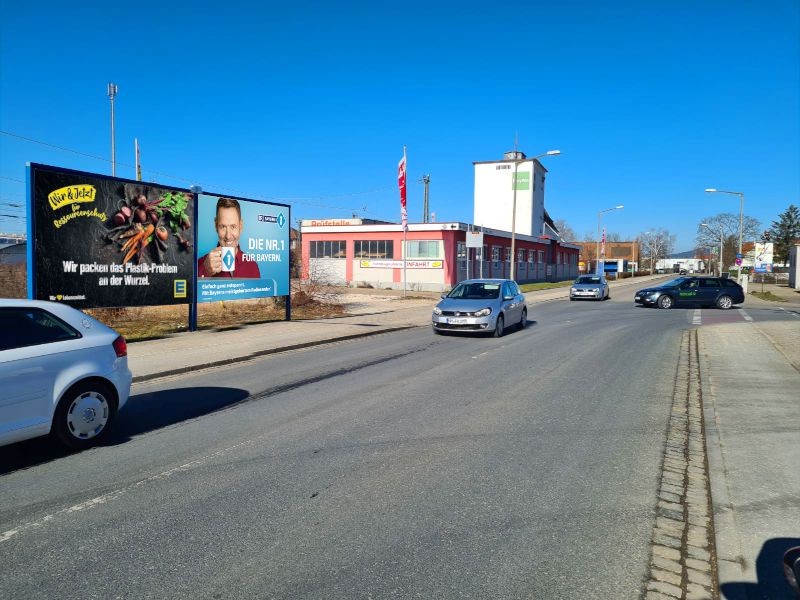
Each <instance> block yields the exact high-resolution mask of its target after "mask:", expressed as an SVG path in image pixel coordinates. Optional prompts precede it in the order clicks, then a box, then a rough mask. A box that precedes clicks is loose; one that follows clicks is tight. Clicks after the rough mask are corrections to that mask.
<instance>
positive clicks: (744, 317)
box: [742, 310, 753, 323]
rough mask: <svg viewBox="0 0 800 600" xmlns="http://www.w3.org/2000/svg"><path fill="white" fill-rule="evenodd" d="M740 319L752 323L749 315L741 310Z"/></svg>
mask: <svg viewBox="0 0 800 600" xmlns="http://www.w3.org/2000/svg"><path fill="white" fill-rule="evenodd" d="M742 318H743V319H744V320H745V321H747V322H748V323H752V322H753V317H751V316H750V315H748V314H747V313H746V312H744V310H742Z"/></svg>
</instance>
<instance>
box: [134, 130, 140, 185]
mask: <svg viewBox="0 0 800 600" xmlns="http://www.w3.org/2000/svg"><path fill="white" fill-rule="evenodd" d="M133 144H134V150H135V152H136V181H141V180H142V163H141V161H140V160H139V138H133Z"/></svg>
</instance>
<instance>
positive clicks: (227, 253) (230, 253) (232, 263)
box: [220, 246, 236, 273]
mask: <svg viewBox="0 0 800 600" xmlns="http://www.w3.org/2000/svg"><path fill="white" fill-rule="evenodd" d="M220 250H222V255H221V258H222V270H223V271H224V272H226V273H233V270H234V269H235V268H236V248H232V247H231V246H220Z"/></svg>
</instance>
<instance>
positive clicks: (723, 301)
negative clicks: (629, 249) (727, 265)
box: [633, 277, 744, 310]
mask: <svg viewBox="0 0 800 600" xmlns="http://www.w3.org/2000/svg"><path fill="white" fill-rule="evenodd" d="M633 300H634V302H636V304H642V305H644V306H658V308H672V307H673V306H716V307H717V308H722V309H725V310H727V309H729V308H731V307H732V306H733V305H734V304H741V303H742V302H744V290H743V289H742V286H740V285H739V284H738V283H736V282H735V281H734V280H733V279H725V278H721V277H678V278H677V279H673V280H672V281H668V282H666V283H663V284H661V285H659V286H657V287H651V288H645V289H643V290H639V291H638V292H636V295H635V296H634V298H633Z"/></svg>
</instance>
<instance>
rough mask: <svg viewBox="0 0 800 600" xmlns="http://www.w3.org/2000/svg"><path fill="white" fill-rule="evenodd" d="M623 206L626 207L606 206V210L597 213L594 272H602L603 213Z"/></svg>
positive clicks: (620, 206)
mask: <svg viewBox="0 0 800 600" xmlns="http://www.w3.org/2000/svg"><path fill="white" fill-rule="evenodd" d="M623 208H625V206H624V205H622V204H618V205H617V206H612V207H611V208H606V209H605V210H601V211H599V212H598V213H597V252H596V254H595V269H594V272H595V273H597V274H600V222H601V221H602V220H603V213H607V212H609V211H612V210H621V209H623Z"/></svg>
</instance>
